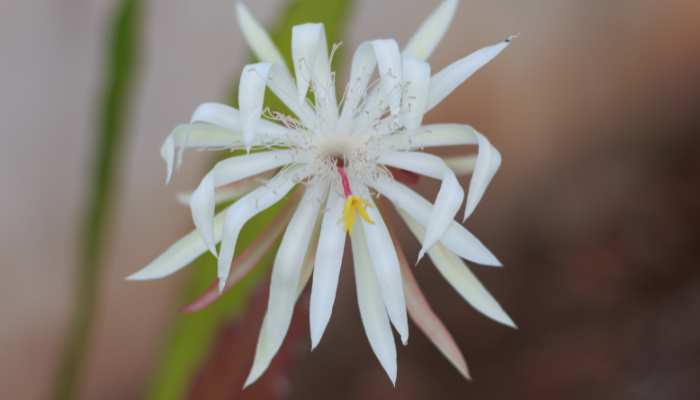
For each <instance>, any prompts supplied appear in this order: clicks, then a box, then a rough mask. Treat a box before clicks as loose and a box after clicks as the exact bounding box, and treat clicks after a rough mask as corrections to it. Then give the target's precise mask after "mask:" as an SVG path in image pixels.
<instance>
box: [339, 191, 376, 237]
mask: <svg viewBox="0 0 700 400" xmlns="http://www.w3.org/2000/svg"><path fill="white" fill-rule="evenodd" d="M370 206H371V205H369V204H367V202H366V201H365V200H363V199H362V197H360V196H357V195H352V196H348V198H347V200H345V206H343V225H344V226H345V231H346V232H350V233H352V228H353V226H355V218H356V217H357V215H358V214H359V215H360V218H362V219H363V220H364V221H365V222H367V223H368V224H373V223H374V221H372V218H370V217H369V214H367V207H370Z"/></svg>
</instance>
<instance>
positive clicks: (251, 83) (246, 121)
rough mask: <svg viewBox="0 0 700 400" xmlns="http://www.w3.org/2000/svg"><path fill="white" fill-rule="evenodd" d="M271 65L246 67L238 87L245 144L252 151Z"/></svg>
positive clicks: (262, 64) (259, 64) (260, 64)
mask: <svg viewBox="0 0 700 400" xmlns="http://www.w3.org/2000/svg"><path fill="white" fill-rule="evenodd" d="M270 66H271V64H267V63H258V64H250V65H246V66H245V67H244V68H243V72H242V73H241V80H240V83H239V87H238V104H239V105H240V107H241V111H240V115H241V127H242V130H243V142H244V143H245V146H246V148H247V149H248V151H250V148H251V147H252V145H253V139H254V137H255V136H254V135H255V132H256V130H257V129H258V123H259V121H260V116H261V115H262V112H263V103H264V102H265V86H266V85H267V79H268V76H269V74H270Z"/></svg>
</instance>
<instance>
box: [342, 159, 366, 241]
mask: <svg viewBox="0 0 700 400" xmlns="http://www.w3.org/2000/svg"><path fill="white" fill-rule="evenodd" d="M338 175H340V182H341V184H342V186H343V195H344V196H345V205H344V206H343V226H344V227H345V231H346V232H348V233H352V228H353V227H354V226H355V220H356V218H357V215H359V216H360V218H362V219H363V220H364V221H365V222H367V223H368V224H373V223H374V221H372V218H370V216H369V214H367V207H369V206H371V205H370V204H368V203H367V201H366V200H364V199H363V198H362V197H360V196H358V195H355V194H353V193H352V189H351V188H350V180H349V179H348V175H347V173H346V172H345V167H344V166H343V165H338Z"/></svg>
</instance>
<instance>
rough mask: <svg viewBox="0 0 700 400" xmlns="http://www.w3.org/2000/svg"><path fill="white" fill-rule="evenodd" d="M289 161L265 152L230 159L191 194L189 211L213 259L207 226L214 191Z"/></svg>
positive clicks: (277, 153)
mask: <svg viewBox="0 0 700 400" xmlns="http://www.w3.org/2000/svg"><path fill="white" fill-rule="evenodd" d="M291 161H292V154H291V152H290V151H289V150H276V151H266V152H261V153H254V154H249V155H243V156H237V157H230V158H227V159H225V160H223V161H220V162H219V163H217V164H216V165H215V166H214V168H213V169H212V170H211V171H210V172H209V173H208V174H207V175H206V176H205V177H204V179H202V182H201V183H200V184H199V186H198V187H197V189H195V191H194V192H193V193H192V197H191V199H190V209H191V210H192V220H193V221H194V225H195V226H196V227H197V229H198V230H199V231H200V232H201V233H202V237H203V238H204V241H205V243H207V246H208V247H209V250H210V251H211V252H212V254H214V255H216V248H215V247H214V246H215V245H214V242H213V236H212V234H213V232H212V225H211V224H212V222H211V221H212V218H213V217H214V209H215V207H216V201H215V190H216V188H217V187H220V186H224V185H228V184H229V183H233V182H236V181H239V180H241V179H245V178H248V177H251V176H254V175H257V174H259V173H261V172H265V171H269V170H271V169H275V168H279V167H280V166H282V165H285V164H288V163H290V162H291Z"/></svg>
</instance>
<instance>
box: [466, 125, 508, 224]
mask: <svg viewBox="0 0 700 400" xmlns="http://www.w3.org/2000/svg"><path fill="white" fill-rule="evenodd" d="M476 139H477V142H478V144H479V154H478V155H477V156H476V165H475V166H474V172H473V173H472V179H471V180H470V181H469V195H467V204H466V206H465V208H464V218H463V221H464V220H466V219H467V218H468V217H469V216H470V215H471V214H472V212H474V209H475V208H476V206H477V205H478V204H479V201H480V200H481V198H482V197H483V196H484V193H485V192H486V188H487V187H488V186H489V183H490V182H491V179H493V177H494V175H496V172H497V171H498V168H499V167H500V166H501V153H499V152H498V150H496V148H495V147H493V145H492V144H491V143H490V142H489V141H488V139H486V137H485V136H484V135H482V134H480V133H478V132H477V134H476Z"/></svg>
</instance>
